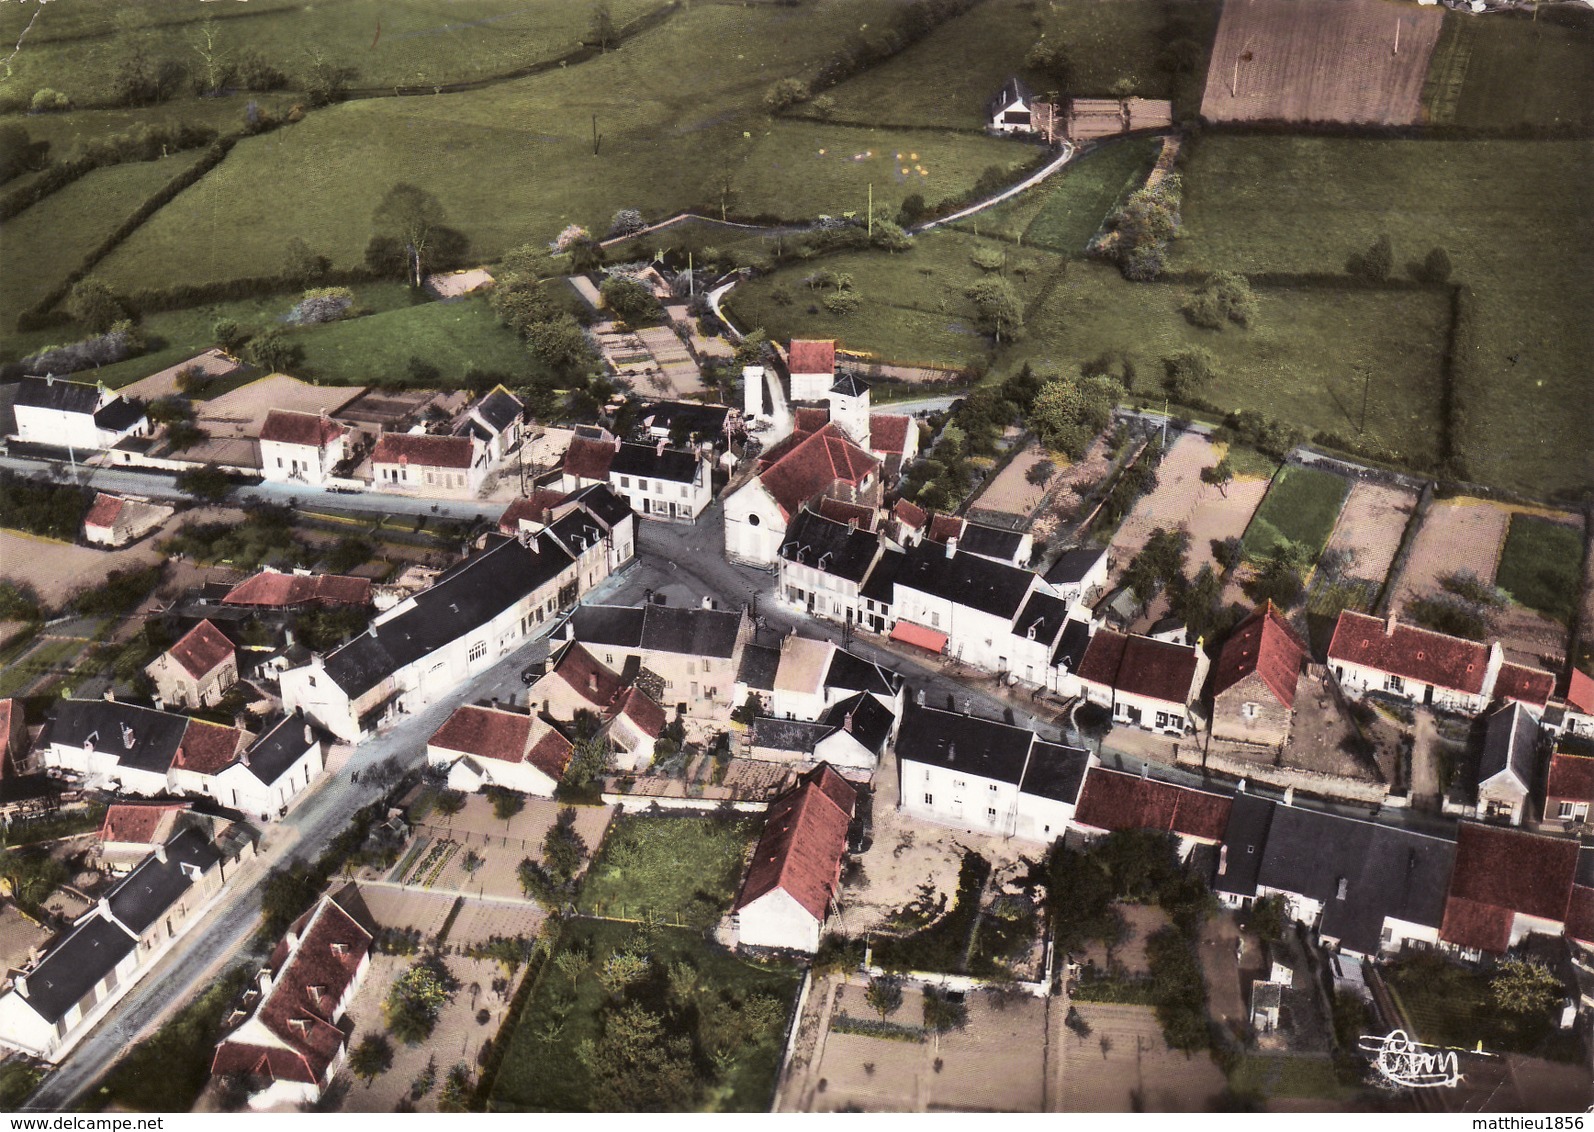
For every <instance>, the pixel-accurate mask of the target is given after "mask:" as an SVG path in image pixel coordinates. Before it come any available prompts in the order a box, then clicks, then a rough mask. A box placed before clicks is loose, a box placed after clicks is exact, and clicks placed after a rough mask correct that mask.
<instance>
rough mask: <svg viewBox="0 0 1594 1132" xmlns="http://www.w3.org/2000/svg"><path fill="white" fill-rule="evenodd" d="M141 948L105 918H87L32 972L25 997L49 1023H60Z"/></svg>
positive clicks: (96, 916) (95, 916)
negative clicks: (96, 986) (110, 973)
mask: <svg viewBox="0 0 1594 1132" xmlns="http://www.w3.org/2000/svg"><path fill="white" fill-rule="evenodd" d="M137 945H138V940H136V939H134V938H133V937H132V936H130V935H128V934H127V932H126V931H124V930H123V929H122V928H120V927H118V926H117V925H116V924H113V923H112V922H111V921H110V920H107V919H106V918H105V917H104V916H100V915H97V914H96V915H91V916H87V917H85V918H84V919H81V920H79V921H78V922H77V924H76V926H74V927H73V928H72V930H71V931H70V932H69V933H68V934H67V937H66V938H65V939H64V940H62V941H61V942H60V943H59V944H57V945H56V946H55V947H53V948H52V949H51V950H50V953H49V954H48V955H46V956H45V957H44V958H43V959H42V960H40V961H39V965H38V966H37V967H35V968H34V969H33V970H32V971H29V972H28V976H27V987H28V993H27V994H26V995H25V996H24V998H25V999H26V1000H27V1003H28V1005H29V1006H31V1007H32V1008H33V1009H34V1010H35V1011H36V1012H37V1013H38V1015H39V1017H41V1018H43V1019H44V1020H45V1021H46V1022H50V1023H52V1024H53V1023H55V1022H59V1021H60V1020H61V1019H62V1018H64V1017H66V1014H67V1012H68V1011H69V1010H71V1009H72V1007H74V1006H76V1005H77V1004H78V1003H79V1002H81V1001H82V1000H83V996H84V995H86V994H88V993H89V990H90V989H91V988H92V987H93V986H94V985H95V984H96V983H98V982H99V981H100V980H101V979H103V978H104V977H105V976H106V975H107V974H108V973H109V972H110V971H111V970H113V969H114V968H115V967H116V965H117V964H118V963H120V962H121V961H122V960H123V959H125V958H126V957H127V955H128V953H129V952H131V951H132V950H133V948H134V947H136V946H137Z"/></svg>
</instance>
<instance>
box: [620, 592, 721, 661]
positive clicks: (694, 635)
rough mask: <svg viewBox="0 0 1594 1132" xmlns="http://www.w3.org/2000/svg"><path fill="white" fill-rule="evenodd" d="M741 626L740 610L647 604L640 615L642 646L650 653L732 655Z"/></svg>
mask: <svg viewBox="0 0 1594 1132" xmlns="http://www.w3.org/2000/svg"><path fill="white" fill-rule="evenodd" d="M741 628H742V614H741V612H740V611H735V612H733V611H731V610H729V609H702V608H700V607H693V608H677V607H674V606H669V605H649V606H648V607H647V608H646V609H645V610H644V611H643V616H642V647H643V648H645V649H647V650H649V651H650V652H673V653H680V654H682V655H684V656H715V657H721V658H727V657H731V656H734V655H735V654H736V638H737V635H738V634H739V633H740V632H741Z"/></svg>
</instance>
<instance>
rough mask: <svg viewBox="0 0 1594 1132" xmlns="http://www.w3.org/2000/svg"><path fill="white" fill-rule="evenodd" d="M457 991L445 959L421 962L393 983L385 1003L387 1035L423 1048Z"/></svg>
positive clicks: (433, 957)
mask: <svg viewBox="0 0 1594 1132" xmlns="http://www.w3.org/2000/svg"><path fill="white" fill-rule="evenodd" d="M458 989H459V983H458V981H457V980H455V978H454V977H453V976H452V975H451V974H449V971H448V968H447V967H445V966H444V965H443V961H442V959H440V958H438V957H437V956H435V955H432V956H428V957H427V958H425V959H422V960H421V961H420V962H419V963H416V964H415V965H414V966H413V967H411V968H410V969H409V970H408V971H405V972H404V973H403V974H402V975H400V976H399V977H398V978H397V979H396V980H394V982H393V986H392V989H391V990H389V991H388V995H387V998H386V1000H385V1001H384V1002H383V1003H382V1017H383V1019H384V1020H385V1021H386V1022H387V1028H388V1032H389V1033H391V1034H392V1035H393V1036H394V1037H395V1038H397V1039H398V1040H399V1041H401V1042H403V1043H404V1044H405V1045H410V1046H415V1045H420V1044H421V1043H422V1042H423V1041H425V1040H426V1039H427V1038H429V1037H431V1036H432V1030H433V1028H434V1027H436V1025H437V1017H438V1015H439V1014H441V1013H442V1011H443V1007H444V1006H445V1005H447V1004H448V1003H449V1002H450V1001H452V1000H453V997H454V992H455V991H456V990H458Z"/></svg>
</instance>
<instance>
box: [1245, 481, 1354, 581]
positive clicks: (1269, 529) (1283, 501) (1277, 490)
mask: <svg viewBox="0 0 1594 1132" xmlns="http://www.w3.org/2000/svg"><path fill="white" fill-rule="evenodd" d="M1349 493H1350V483H1349V482H1348V481H1346V480H1345V479H1343V478H1341V477H1340V476H1336V475H1334V474H1333V473H1331V472H1320V471H1318V470H1317V469H1316V468H1303V467H1299V466H1296V465H1290V466H1288V467H1285V468H1281V469H1279V473H1278V475H1276V476H1274V477H1273V482H1272V483H1271V484H1270V485H1269V486H1268V489H1267V494H1266V495H1265V496H1263V497H1262V505H1261V506H1260V507H1258V508H1257V509H1256V514H1255V515H1253V516H1252V517H1251V525H1250V526H1248V527H1246V528H1245V537H1244V539H1243V540H1241V548H1242V549H1243V550H1244V551H1245V555H1246V557H1247V558H1250V559H1253V560H1256V559H1261V558H1265V557H1267V554H1268V552H1269V551H1270V550H1272V549H1273V548H1274V547H1275V546H1277V545H1278V544H1279V543H1281V542H1283V541H1285V540H1288V541H1290V542H1296V543H1300V544H1301V545H1302V546H1304V547H1306V548H1307V550H1309V551H1310V552H1311V555H1312V558H1313V559H1314V560H1315V559H1316V558H1317V556H1318V555H1319V554H1321V553H1322V552H1323V547H1325V546H1327V545H1328V537H1329V536H1330V535H1331V534H1333V533H1334V523H1335V522H1336V521H1337V520H1338V519H1339V510H1340V508H1341V507H1343V506H1344V505H1345V496H1346V495H1348V494H1349Z"/></svg>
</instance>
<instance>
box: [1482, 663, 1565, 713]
mask: <svg viewBox="0 0 1594 1132" xmlns="http://www.w3.org/2000/svg"><path fill="white" fill-rule="evenodd" d="M1553 691H1555V674H1554V673H1553V672H1545V671H1544V670H1542V669H1539V668H1528V667H1527V666H1526V665H1522V664H1509V663H1507V664H1502V665H1501V666H1500V674H1499V675H1498V676H1496V677H1495V680H1494V698H1495V699H1497V700H1521V701H1522V702H1523V703H1525V704H1528V705H1529V706H1531V707H1536V708H1540V709H1542V708H1543V707H1544V705H1545V704H1547V703H1549V702H1550V693H1551V692H1553Z"/></svg>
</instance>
